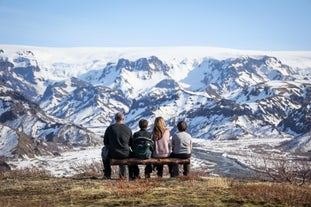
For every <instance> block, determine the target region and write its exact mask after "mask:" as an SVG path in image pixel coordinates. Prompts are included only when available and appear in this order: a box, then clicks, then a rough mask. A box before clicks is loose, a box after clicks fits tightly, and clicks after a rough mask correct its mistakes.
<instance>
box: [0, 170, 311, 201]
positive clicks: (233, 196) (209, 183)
mask: <svg viewBox="0 0 311 207" xmlns="http://www.w3.org/2000/svg"><path fill="white" fill-rule="evenodd" d="M84 173H86V176H84V177H83V173H81V174H80V175H79V176H75V177H70V178H54V177H51V176H49V175H48V174H47V173H45V172H44V171H40V170H36V169H25V170H21V171H13V172H12V174H11V175H9V174H5V175H4V174H2V176H1V177H0V185H1V188H0V206H23V207H29V206H39V207H40V206H42V207H45V206H219V207H220V206H230V207H238V206H245V207H247V206H252V207H254V206H269V207H271V206H299V207H307V206H310V203H311V186H309V185H305V186H296V185H289V184H285V183H273V182H258V181H243V180H235V179H229V178H221V177H206V176H202V175H201V174H202V172H192V173H191V174H190V175H189V176H180V177H178V178H169V177H164V178H162V179H158V178H155V177H152V178H151V179H148V180H145V179H137V180H135V181H129V180H120V179H112V180H101V179H100V177H98V176H96V175H93V174H92V176H90V174H89V173H90V172H84Z"/></svg>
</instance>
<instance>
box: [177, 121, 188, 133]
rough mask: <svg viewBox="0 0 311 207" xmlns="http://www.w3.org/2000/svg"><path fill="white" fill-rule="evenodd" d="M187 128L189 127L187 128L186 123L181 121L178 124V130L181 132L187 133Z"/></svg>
mask: <svg viewBox="0 0 311 207" xmlns="http://www.w3.org/2000/svg"><path fill="white" fill-rule="evenodd" d="M187 127H188V126H187V124H186V122H184V121H180V122H178V124H177V128H178V130H179V131H181V132H184V131H186V129H187Z"/></svg>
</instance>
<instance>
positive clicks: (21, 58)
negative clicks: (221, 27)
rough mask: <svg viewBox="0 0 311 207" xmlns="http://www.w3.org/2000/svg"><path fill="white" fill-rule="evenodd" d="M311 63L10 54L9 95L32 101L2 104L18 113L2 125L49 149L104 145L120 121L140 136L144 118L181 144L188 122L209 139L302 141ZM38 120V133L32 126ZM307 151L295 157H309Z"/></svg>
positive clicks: (60, 51) (302, 57) (2, 61)
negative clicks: (181, 125)
mask: <svg viewBox="0 0 311 207" xmlns="http://www.w3.org/2000/svg"><path fill="white" fill-rule="evenodd" d="M310 57H311V53H310V52H302V51H301V52H299V51H287V52H265V51H241V50H233V49H223V48H204V47H193V48H191V47H179V48H178V47H176V48H40V47H32V46H10V45H1V46H0V69H1V70H0V71H1V72H0V77H1V79H2V80H3V86H2V87H6V88H8V89H2V90H3V91H4V90H5V91H7V90H10V91H14V93H15V94H20V95H19V96H20V97H23V99H25V100H29V101H22V102H20V103H19V104H20V106H21V107H18V106H14V107H13V108H12V110H11V109H10V107H11V105H12V103H14V104H17V103H16V101H15V102H8V101H7V100H10V99H12V97H11V96H12V95H11V94H7V93H6V94H4V95H3V96H2V98H1V103H2V105H5V106H8V105H10V107H7V108H6V109H5V110H7V111H5V110H2V111H1V114H0V115H1V117H2V119H1V123H2V124H3V125H5V126H9V127H11V128H12V129H13V130H18V131H21V132H22V133H24V134H26V135H28V136H31V137H33V138H35V139H39V140H42V141H44V142H46V141H51V140H53V141H56V143H58V144H61V145H67V143H71V145H79V146H81V145H92V144H96V143H100V139H99V136H100V135H102V134H103V133H104V131H105V129H106V127H107V126H109V125H110V124H111V122H112V121H113V116H114V114H115V113H116V112H117V111H123V112H124V113H125V115H126V123H127V124H128V125H129V126H130V127H131V128H132V130H137V128H138V126H137V125H138V120H139V119H141V118H145V119H147V120H149V121H150V128H151V127H152V125H153V120H154V119H155V117H156V116H163V117H164V119H165V120H166V122H167V125H168V127H169V129H170V131H171V133H172V134H173V133H175V132H176V127H175V126H176V123H177V122H178V121H179V120H181V119H184V120H185V121H186V122H187V123H188V126H189V132H190V133H191V135H192V136H193V137H195V138H200V139H209V140H235V139H249V138H266V137H270V138H278V139H279V138H280V139H285V138H286V139H287V138H291V139H293V140H294V139H301V138H300V137H304V136H306V135H307V134H309V133H310V130H311V119H310V117H311V111H310V108H311V105H310V97H311V96H310V91H311V81H310V80H311V61H310ZM13 98H14V97H13ZM28 102H29V103H28ZM30 103H32V104H31V105H29V104H30ZM28 105H29V106H31V107H30V108H29V107H28ZM17 108H21V109H23V108H25V110H26V109H27V110H28V109H29V110H30V111H27V112H22V111H21V112H20V115H23V114H27V116H23V117H24V118H21V117H18V115H15V116H8V115H7V114H8V113H11V114H12V115H14V114H18V113H19V112H18V110H17ZM35 108H37V109H38V111H33V112H31V110H34V109H35ZM9 109H10V110H9ZM37 109H35V110H37ZM9 111H10V112H9ZM38 114H39V117H37V116H38ZM12 117H16V118H12ZM17 117H18V118H17ZM30 119H31V121H34V122H33V124H31V126H33V127H35V129H34V128H33V127H29V126H28V124H27V127H26V126H24V125H23V124H25V123H28V121H29V120H30ZM37 119H39V120H40V122H38V121H36V120H37ZM41 119H42V121H41ZM63 126H64V127H63ZM65 126H66V127H65ZM49 127H52V128H53V127H54V128H53V129H52V128H49ZM30 128H31V129H30ZM56 129H57V130H56ZM51 130H54V131H55V130H56V131H55V132H53V133H54V134H55V133H56V134H55V135H54V134H51ZM66 131H68V133H67V132H66ZM80 134H81V136H80ZM47 135H49V136H52V138H51V137H47ZM5 139H8V137H7V136H6V137H5ZM11 139H12V140H11ZM14 139H16V138H10V140H9V141H5V142H6V143H13V142H14ZM298 142H299V141H296V142H295V141H293V142H289V145H293V144H295V143H298ZM308 143H309V142H308V141H307V140H306V143H305V144H304V147H302V146H301V144H300V145H297V146H288V148H291V149H295V150H296V151H303V152H309V151H310V149H309V147H305V146H309V144H308Z"/></svg>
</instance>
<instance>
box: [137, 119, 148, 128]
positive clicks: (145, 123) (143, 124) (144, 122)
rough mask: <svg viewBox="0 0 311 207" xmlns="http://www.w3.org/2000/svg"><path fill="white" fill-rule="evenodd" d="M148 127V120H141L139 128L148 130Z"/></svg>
mask: <svg viewBox="0 0 311 207" xmlns="http://www.w3.org/2000/svg"><path fill="white" fill-rule="evenodd" d="M147 127H148V121H147V120H146V119H141V120H140V121H139V128H141V129H147Z"/></svg>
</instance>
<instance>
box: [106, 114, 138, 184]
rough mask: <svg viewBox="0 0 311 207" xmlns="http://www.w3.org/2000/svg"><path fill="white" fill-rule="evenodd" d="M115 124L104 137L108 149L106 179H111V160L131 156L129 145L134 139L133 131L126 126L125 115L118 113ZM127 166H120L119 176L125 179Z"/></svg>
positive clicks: (107, 130)
mask: <svg viewBox="0 0 311 207" xmlns="http://www.w3.org/2000/svg"><path fill="white" fill-rule="evenodd" d="M115 121H116V123H115V124H112V125H110V126H109V127H108V128H107V129H106V131H105V135H104V145H105V146H107V147H108V149H109V153H108V159H106V160H103V163H104V178H105V179H111V165H110V158H114V159H124V158H128V157H129V155H130V149H129V143H130V141H131V139H132V130H131V129H130V128H129V127H128V126H126V125H125V124H124V115H123V113H121V112H118V113H117V114H116V115H115ZM124 174H125V166H124V165H119V176H120V178H124Z"/></svg>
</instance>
